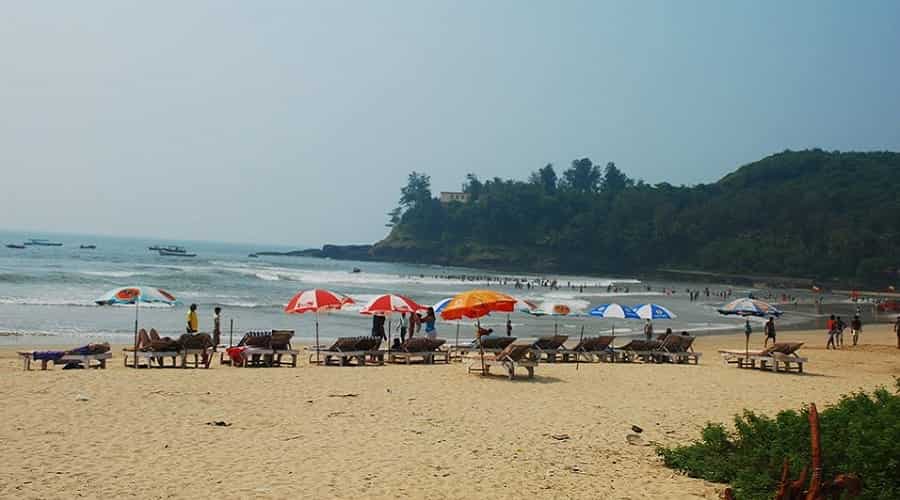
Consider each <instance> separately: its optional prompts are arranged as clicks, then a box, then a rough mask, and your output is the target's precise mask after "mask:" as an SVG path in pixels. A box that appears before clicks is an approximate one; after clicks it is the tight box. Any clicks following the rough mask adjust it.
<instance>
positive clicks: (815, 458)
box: [719, 404, 862, 500]
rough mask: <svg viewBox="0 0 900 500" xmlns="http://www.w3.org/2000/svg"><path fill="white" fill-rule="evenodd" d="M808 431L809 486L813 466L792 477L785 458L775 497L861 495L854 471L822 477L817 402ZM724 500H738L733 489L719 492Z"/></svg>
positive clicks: (818, 499) (835, 499) (801, 499)
mask: <svg viewBox="0 0 900 500" xmlns="http://www.w3.org/2000/svg"><path fill="white" fill-rule="evenodd" d="M809 434H810V448H811V451H812V453H811V455H812V456H811V460H812V477H811V478H810V480H809V487H808V488H804V486H805V485H806V475H807V474H809V469H810V466H806V467H804V468H803V470H802V471H801V472H800V477H798V478H797V479H796V480H793V481H792V480H791V479H790V476H789V469H790V467H789V464H788V459H787V458H785V459H784V464H783V465H782V466H781V481H779V482H778V490H777V491H776V492H775V500H827V499H828V498H831V499H832V500H839V499H840V498H841V495H844V494H845V493H846V498H854V497H858V496H859V494H860V493H861V492H862V483H861V482H860V480H859V477H857V476H856V475H855V474H838V475H837V476H835V478H834V479H833V480H831V481H827V480H824V479H823V478H822V468H823V466H822V442H821V440H822V435H821V429H820V428H819V411H818V410H817V409H816V405H815V404H810V405H809ZM719 498H722V499H723V500H735V498H734V491H732V489H731V488H725V491H723V492H722V494H721V495H719Z"/></svg>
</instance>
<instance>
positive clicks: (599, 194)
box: [371, 150, 900, 285]
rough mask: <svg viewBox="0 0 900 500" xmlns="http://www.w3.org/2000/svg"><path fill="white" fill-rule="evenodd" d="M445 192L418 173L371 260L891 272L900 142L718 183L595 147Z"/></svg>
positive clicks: (895, 254) (767, 164)
mask: <svg viewBox="0 0 900 500" xmlns="http://www.w3.org/2000/svg"><path fill="white" fill-rule="evenodd" d="M463 191H464V192H465V193H467V194H468V196H469V199H468V201H466V202H463V203H460V202H452V203H447V204H444V203H441V202H440V201H439V200H438V199H437V198H436V197H434V196H433V195H432V193H431V188H430V178H429V177H428V176H427V175H426V174H422V173H416V172H413V173H412V174H410V176H409V179H408V184H407V185H406V186H405V187H403V188H402V189H401V199H400V206H399V207H398V208H397V209H396V210H394V211H392V212H391V213H390V214H388V215H389V217H390V218H391V223H390V224H389V226H391V232H390V234H389V235H388V236H387V237H386V238H385V239H384V240H383V241H381V242H379V243H377V244H376V245H375V246H374V247H373V248H372V250H371V254H372V256H373V257H374V258H379V259H384V260H403V261H411V262H427V263H439V264H449V265H464V266H474V267H494V268H504V269H512V268H516V269H529V270H534V271H562V272H585V273H587V272H591V273H617V274H633V273H638V272H648V271H653V270H656V269H659V268H663V267H677V268H684V269H696V270H704V271H715V272H727V273H743V274H751V273H757V274H771V275H783V276H784V275H786V276H797V277H808V278H812V279H817V280H823V281H825V280H832V279H840V280H842V281H845V282H847V281H849V282H856V283H860V284H870V285H873V284H878V285H882V284H892V283H893V282H894V281H895V278H896V276H897V272H896V268H897V265H898V263H900V251H898V249H900V154H898V153H890V152H875V153H840V152H826V151H821V150H810V151H799V152H793V151H786V152H784V153H780V154H776V155H772V156H769V157H767V158H764V159H762V160H760V161H757V162H755V163H751V164H749V165H746V166H743V167H741V168H739V169H738V170H737V171H735V172H733V173H730V174H728V175H726V176H725V177H724V178H722V179H721V180H719V181H718V182H716V183H713V184H702V185H697V186H673V185H670V184H667V183H662V184H656V185H650V184H646V183H644V182H642V181H635V180H632V179H630V178H628V177H627V176H626V175H625V174H624V173H623V172H622V171H620V170H619V169H618V168H617V167H616V166H615V165H614V164H612V163H609V164H607V165H606V166H605V167H601V166H599V165H595V164H594V163H593V162H591V160H589V159H587V158H585V159H580V160H576V161H573V162H572V164H571V165H570V166H569V167H568V168H566V169H565V170H564V171H562V172H559V173H557V172H556V170H555V169H554V167H553V166H552V165H547V166H545V167H544V168H541V169H539V170H538V171H536V172H534V173H533V174H532V175H531V177H530V178H529V179H526V180H506V179H499V178H494V179H491V180H483V181H482V180H479V179H478V178H477V177H475V176H474V175H471V174H469V175H468V176H466V178H465V183H464V185H463Z"/></svg>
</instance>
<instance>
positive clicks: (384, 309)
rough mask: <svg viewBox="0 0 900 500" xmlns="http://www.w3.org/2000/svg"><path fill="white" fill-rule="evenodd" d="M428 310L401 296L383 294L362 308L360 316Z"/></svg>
mask: <svg viewBox="0 0 900 500" xmlns="http://www.w3.org/2000/svg"><path fill="white" fill-rule="evenodd" d="M424 309H428V306H423V305H420V304H418V303H417V302H416V301H414V300H412V299H411V298H409V297H404V296H403V295H394V294H390V293H389V294H385V295H379V296H378V297H375V298H374V299H372V300H370V301H369V303H367V304H366V305H365V306H363V308H362V310H361V311H360V314H391V313H407V314H409V313H414V312H416V311H421V310H424Z"/></svg>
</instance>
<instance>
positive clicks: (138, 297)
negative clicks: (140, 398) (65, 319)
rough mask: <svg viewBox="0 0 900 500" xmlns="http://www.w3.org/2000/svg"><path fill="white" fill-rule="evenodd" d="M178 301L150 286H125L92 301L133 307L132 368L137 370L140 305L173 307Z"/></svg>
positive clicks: (102, 304) (99, 303)
mask: <svg viewBox="0 0 900 500" xmlns="http://www.w3.org/2000/svg"><path fill="white" fill-rule="evenodd" d="M177 302H178V300H177V299H176V298H175V296H174V295H172V294H171V293H169V292H167V291H166V290H163V289H162V288H156V287H150V286H125V287H120V288H114V289H112V290H110V291H108V292H106V293H104V294H103V295H101V296H100V297H98V298H96V299H94V303H95V304H97V305H99V306H115V305H133V306H134V367H135V368H137V366H138V364H137V350H138V317H139V314H140V310H141V303H144V304H166V305H169V306H171V305H175V304H176V303H177Z"/></svg>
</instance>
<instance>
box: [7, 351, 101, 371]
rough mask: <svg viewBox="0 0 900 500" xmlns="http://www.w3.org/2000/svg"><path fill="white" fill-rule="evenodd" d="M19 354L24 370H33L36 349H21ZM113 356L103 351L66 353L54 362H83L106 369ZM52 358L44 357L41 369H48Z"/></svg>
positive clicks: (88, 366) (86, 366)
mask: <svg viewBox="0 0 900 500" xmlns="http://www.w3.org/2000/svg"><path fill="white" fill-rule="evenodd" d="M18 354H19V356H20V357H21V358H22V369H23V370H26V371H27V370H31V362H32V361H33V360H34V359H33V355H34V351H20V352H19V353H18ZM110 358H112V353H111V352H108V351H107V352H101V353H97V354H65V355H63V356H62V357H61V358H59V359H57V360H56V361H54V362H53V364H55V365H61V364H68V363H81V364H82V365H84V367H85V368H100V369H101V370H102V369H106V360H107V359H110ZM49 361H51V360H47V359H42V360H40V363H41V370H46V369H47V364H48V362H49ZM91 361H96V362H97V364H96V365H93V366H92V365H91Z"/></svg>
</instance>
